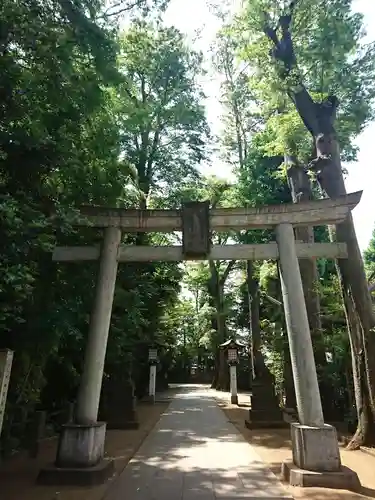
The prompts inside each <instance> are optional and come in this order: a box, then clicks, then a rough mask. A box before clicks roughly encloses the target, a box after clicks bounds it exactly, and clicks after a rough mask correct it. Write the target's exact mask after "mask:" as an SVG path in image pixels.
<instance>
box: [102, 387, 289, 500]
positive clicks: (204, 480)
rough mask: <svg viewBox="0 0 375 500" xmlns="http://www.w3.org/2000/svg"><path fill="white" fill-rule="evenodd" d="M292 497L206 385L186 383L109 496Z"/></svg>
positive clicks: (167, 499) (118, 499) (132, 499)
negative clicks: (229, 420) (228, 418)
mask: <svg viewBox="0 0 375 500" xmlns="http://www.w3.org/2000/svg"><path fill="white" fill-rule="evenodd" d="M286 498H289V499H290V498H291V497H290V495H288V494H287V493H286V491H285V489H284V488H283V486H282V485H281V483H280V482H279V481H278V479H277V478H276V476H275V475H274V474H273V473H272V472H271V471H270V470H269V469H268V468H267V467H266V466H265V464H264V463H263V462H262V461H261V459H260V458H259V456H258V455H257V454H256V452H255V451H254V449H253V448H252V447H251V446H250V445H249V444H248V443H247V442H246V441H245V440H244V438H243V437H242V436H241V435H240V434H239V433H238V431H237V429H236V428H235V427H234V426H233V424H231V423H229V422H228V420H227V418H226V416H225V414H224V413H223V411H222V410H221V409H220V408H218V406H217V404H216V401H215V399H214V398H213V395H212V392H211V391H210V390H209V389H207V388H206V387H205V386H193V387H192V386H190V387H189V386H185V387H181V391H180V392H178V394H177V395H176V396H175V397H174V399H173V401H172V403H171V404H170V406H169V408H168V409H167V411H166V412H165V413H164V414H163V415H162V416H161V419H160V421H159V422H158V424H157V425H156V427H155V428H154V430H153V431H152V432H151V433H150V434H149V436H148V437H147V438H146V440H145V441H144V442H143V444H142V446H141V448H140V449H139V451H138V453H137V454H136V455H135V456H134V458H133V459H132V460H131V461H130V462H129V464H128V466H127V467H126V468H125V470H124V472H123V473H122V474H121V476H120V477H119V478H118V480H117V481H116V483H115V484H114V485H113V487H112V488H111V490H110V492H109V494H108V496H106V500H215V499H217V500H237V499H243V500H245V499H253V500H254V499H259V500H265V499H270V500H276V499H286Z"/></svg>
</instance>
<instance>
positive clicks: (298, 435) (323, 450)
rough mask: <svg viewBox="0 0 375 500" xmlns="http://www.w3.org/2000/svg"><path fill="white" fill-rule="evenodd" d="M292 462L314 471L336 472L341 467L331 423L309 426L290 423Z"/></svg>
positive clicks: (334, 430) (335, 436) (334, 432)
mask: <svg viewBox="0 0 375 500" xmlns="http://www.w3.org/2000/svg"><path fill="white" fill-rule="evenodd" d="M290 428H291V435H292V450H293V462H294V463H295V465H297V467H299V468H301V469H306V470H310V471H316V472H338V471H339V470H340V468H341V460H340V451H339V445H338V441H337V434H336V429H335V428H334V427H332V426H331V425H328V424H324V426H323V427H310V426H307V425H302V424H298V423H291V424H290Z"/></svg>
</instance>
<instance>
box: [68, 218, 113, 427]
mask: <svg viewBox="0 0 375 500" xmlns="http://www.w3.org/2000/svg"><path fill="white" fill-rule="evenodd" d="M120 240H121V230H120V229H119V228H117V227H107V228H105V229H104V240H103V244H102V250H101V255H100V265H99V275H98V279H97V285H96V289H95V301H94V305H93V309H92V314H91V318H90V327H89V335H88V339H87V344H86V353H85V361H84V368H83V374H82V377H81V384H80V389H79V394H78V400H77V411H76V421H77V423H78V424H91V423H95V422H96V420H97V417H98V409H99V401H100V392H101V388H102V379H103V370H104V361H105V354H106V349H107V340H108V332H109V327H110V323H111V313H112V304H113V296H114V291H115V284H116V275H117V264H118V262H117V256H118V248H119V244H120Z"/></svg>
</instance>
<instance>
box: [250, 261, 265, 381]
mask: <svg viewBox="0 0 375 500" xmlns="http://www.w3.org/2000/svg"><path fill="white" fill-rule="evenodd" d="M246 275H247V276H246V278H247V279H246V282H247V294H248V298H249V330H250V337H251V344H252V345H251V347H252V360H253V363H254V372H255V376H256V377H257V378H261V377H262V375H264V374H265V372H266V371H267V370H268V368H267V367H266V364H265V362H264V357H263V354H262V351H261V342H262V340H261V330H260V315H259V307H260V297H259V282H258V280H257V279H256V277H255V269H254V264H253V262H252V261H251V260H248V261H247V262H246Z"/></svg>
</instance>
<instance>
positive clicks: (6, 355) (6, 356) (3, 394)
mask: <svg viewBox="0 0 375 500" xmlns="http://www.w3.org/2000/svg"><path fill="white" fill-rule="evenodd" d="M12 362H13V351H11V350H10V349H2V350H0V436H1V431H2V428H3V422H4V415H5V405H6V401H7V395H8V388H9V380H10V373H11V370H12Z"/></svg>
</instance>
